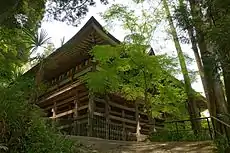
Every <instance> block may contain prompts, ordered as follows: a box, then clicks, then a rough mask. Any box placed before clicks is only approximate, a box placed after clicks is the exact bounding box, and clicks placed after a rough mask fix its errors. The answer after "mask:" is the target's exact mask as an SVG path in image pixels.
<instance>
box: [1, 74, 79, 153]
mask: <svg viewBox="0 0 230 153" xmlns="http://www.w3.org/2000/svg"><path fill="white" fill-rule="evenodd" d="M33 82H34V80H31V79H30V78H21V79H20V80H17V81H15V82H14V83H12V84H10V85H9V86H7V87H0V88H1V89H0V90H1V92H0V133H1V134H0V144H3V145H2V146H3V147H5V148H8V150H7V152H8V153H15V152H18V153H25V152H26V153H44V152H47V153H63V152H65V153H73V152H74V151H76V150H75V148H74V144H73V142H71V141H69V140H67V139H65V138H64V136H61V135H57V134H58V132H55V131H56V130H55V129H53V128H51V127H48V126H46V121H45V120H44V119H43V118H42V117H41V116H42V115H43V114H42V112H41V111H40V109H39V108H38V107H37V106H36V105H35V104H34V101H35V99H34V98H35V93H36V90H35V88H34V86H33ZM3 147H2V148H3ZM1 151H2V150H1Z"/></svg>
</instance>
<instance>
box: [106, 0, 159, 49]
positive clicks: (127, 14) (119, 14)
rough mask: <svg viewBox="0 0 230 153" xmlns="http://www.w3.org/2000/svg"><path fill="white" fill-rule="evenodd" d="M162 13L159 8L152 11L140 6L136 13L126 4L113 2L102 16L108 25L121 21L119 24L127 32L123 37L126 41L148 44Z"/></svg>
mask: <svg viewBox="0 0 230 153" xmlns="http://www.w3.org/2000/svg"><path fill="white" fill-rule="evenodd" d="M162 15H163V12H162V10H161V9H155V10H154V11H152V10H146V9H143V8H140V12H139V13H137V11H136V10H133V9H130V7H128V6H125V5H121V4H113V5H112V6H111V7H110V8H109V9H108V10H107V11H105V12H104V14H103V15H102V17H103V19H104V20H105V21H106V22H107V23H109V25H111V24H113V25H115V24H116V23H119V22H120V23H121V26H122V27H123V28H124V29H125V30H127V31H128V32H129V35H128V36H126V37H125V41H126V42H129V43H134V44H136V43H138V44H145V45H146V44H147V45H149V44H150V41H151V39H152V37H153V35H154V31H155V29H156V28H157V26H158V24H159V23H160V22H161V20H162ZM115 22H116V23H115Z"/></svg>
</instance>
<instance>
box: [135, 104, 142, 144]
mask: <svg viewBox="0 0 230 153" xmlns="http://www.w3.org/2000/svg"><path fill="white" fill-rule="evenodd" d="M135 110H136V111H135V118H136V138H137V141H140V135H141V133H140V129H141V127H140V114H139V109H138V103H137V102H135Z"/></svg>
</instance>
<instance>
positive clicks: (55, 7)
mask: <svg viewBox="0 0 230 153" xmlns="http://www.w3.org/2000/svg"><path fill="white" fill-rule="evenodd" d="M100 2H101V3H102V4H104V5H106V4H108V0H100ZM95 5H96V1H95V0H50V1H48V8H47V13H48V16H49V17H51V18H54V19H56V20H58V21H65V22H67V23H70V24H75V25H76V24H77V23H78V22H79V19H81V18H82V17H85V16H86V14H87V13H88V11H89V7H90V6H95Z"/></svg>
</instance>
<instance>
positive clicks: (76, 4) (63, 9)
mask: <svg viewBox="0 0 230 153" xmlns="http://www.w3.org/2000/svg"><path fill="white" fill-rule="evenodd" d="M100 2H101V3H102V4H104V5H106V4H108V0H100ZM45 4H46V5H45ZM95 5H96V1H95V0H36V1H33V0H9V1H2V2H1V3H0V10H1V11H0V25H5V26H10V27H12V26H14V27H15V26H20V25H21V24H25V25H31V24H33V25H34V26H39V24H37V21H39V22H40V21H41V19H42V17H43V16H44V14H45V12H46V14H45V15H46V17H48V19H55V20H58V21H65V22H66V23H70V24H75V25H76V24H77V23H79V21H80V19H81V18H82V17H85V16H86V14H87V12H88V11H89V7H91V6H95ZM46 6H47V7H46ZM18 21H20V22H18Z"/></svg>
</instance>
